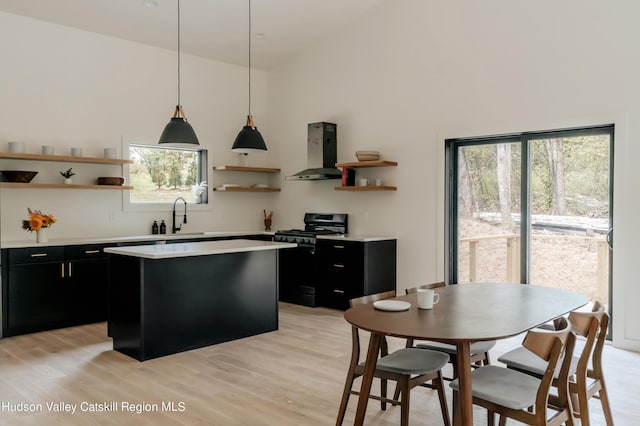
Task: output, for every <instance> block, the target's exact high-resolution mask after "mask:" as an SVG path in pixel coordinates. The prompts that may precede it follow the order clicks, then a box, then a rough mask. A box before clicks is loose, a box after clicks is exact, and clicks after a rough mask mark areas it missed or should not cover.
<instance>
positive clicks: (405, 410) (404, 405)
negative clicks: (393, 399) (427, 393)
mask: <svg viewBox="0 0 640 426" xmlns="http://www.w3.org/2000/svg"><path fill="white" fill-rule="evenodd" d="M409 379H410V377H409V376H404V377H403V378H402V380H400V383H402V391H401V393H402V400H401V402H400V424H401V425H402V426H409V400H410V399H411V398H410V395H411V389H409Z"/></svg>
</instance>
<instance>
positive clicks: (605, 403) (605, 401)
mask: <svg viewBox="0 0 640 426" xmlns="http://www.w3.org/2000/svg"><path fill="white" fill-rule="evenodd" d="M598 395H599V396H600V403H601V404H602V411H603V412H604V418H605V420H606V422H607V426H613V416H612V415H611V406H610V405H609V396H608V395H607V387H606V386H605V384H604V379H602V378H601V379H600V390H599V391H598Z"/></svg>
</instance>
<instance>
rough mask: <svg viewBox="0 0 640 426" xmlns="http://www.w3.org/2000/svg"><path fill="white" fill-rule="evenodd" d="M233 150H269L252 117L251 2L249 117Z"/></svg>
mask: <svg viewBox="0 0 640 426" xmlns="http://www.w3.org/2000/svg"><path fill="white" fill-rule="evenodd" d="M231 150H232V151H233V152H240V153H244V154H247V153H249V152H253V151H266V150H267V145H266V144H265V143H264V139H263V138H262V135H261V134H260V132H259V131H258V128H257V127H256V125H255V124H254V122H253V116H252V115H251V0H249V115H247V122H246V124H245V125H244V127H243V128H242V130H240V133H238V136H236V140H235V142H234V143H233V147H231Z"/></svg>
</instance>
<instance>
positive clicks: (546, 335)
mask: <svg viewBox="0 0 640 426" xmlns="http://www.w3.org/2000/svg"><path fill="white" fill-rule="evenodd" d="M556 327H558V329H557V330H551V331H550V330H541V329H534V330H530V331H528V332H527V335H526V336H525V338H524V341H523V342H522V346H524V347H525V348H527V349H528V350H530V351H531V352H533V353H534V354H536V355H537V356H538V357H540V358H542V359H543V360H545V361H547V369H546V371H545V373H544V375H543V376H542V379H541V381H540V386H539V387H538V394H537V395H536V408H535V412H546V408H547V401H548V399H549V389H550V388H551V384H552V383H553V378H554V375H555V371H556V367H557V365H558V362H559V361H560V359H561V358H562V357H563V356H564V358H562V359H563V361H562V366H561V369H560V374H559V376H558V380H563V381H565V382H566V380H567V379H568V376H569V367H570V364H571V356H572V354H573V348H574V345H575V336H574V334H573V333H571V322H570V321H569V320H567V319H566V318H560V319H559V320H558V321H557V323H556ZM559 396H560V399H561V400H562V401H563V403H564V404H566V405H567V406H568V404H569V403H568V399H567V398H568V396H567V394H566V390H565V391H564V392H562V395H559Z"/></svg>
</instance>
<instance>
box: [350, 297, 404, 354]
mask: <svg viewBox="0 0 640 426" xmlns="http://www.w3.org/2000/svg"><path fill="white" fill-rule="evenodd" d="M394 297H396V291H395V290H389V291H385V292H383V293H376V294H369V295H367V296H362V297H356V298H354V299H351V300H349V305H350V306H351V307H352V308H353V307H355V306H361V305H367V304H369V303H373V302H375V301H377V300H384V299H392V298H394ZM388 351H389V349H388V346H387V339H386V338H384V339H382V343H381V344H380V353H381V355H382V356H385V355H387V353H388ZM359 362H360V334H359V333H358V327H356V326H354V325H352V326H351V364H352V365H356V364H358V363H359Z"/></svg>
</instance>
